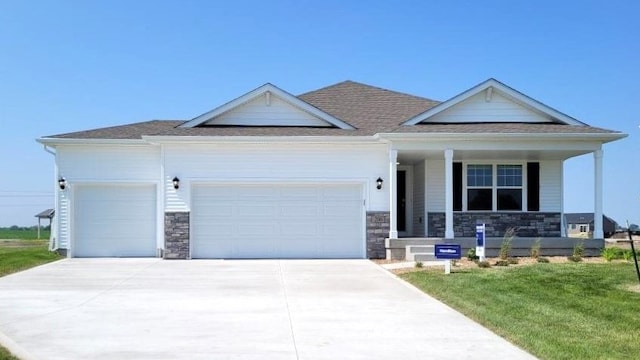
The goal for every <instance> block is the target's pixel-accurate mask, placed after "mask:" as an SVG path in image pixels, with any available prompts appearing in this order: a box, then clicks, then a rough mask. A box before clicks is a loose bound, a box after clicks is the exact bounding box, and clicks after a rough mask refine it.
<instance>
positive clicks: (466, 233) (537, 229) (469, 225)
mask: <svg viewBox="0 0 640 360" xmlns="http://www.w3.org/2000/svg"><path fill="white" fill-rule="evenodd" d="M427 221H428V225H429V234H428V236H429V237H444V230H445V229H444V228H445V214H444V213H441V212H430V213H429V214H428V216H427ZM478 222H484V223H485V226H486V236H487V237H502V236H504V234H505V232H506V231H507V229H508V228H512V227H515V228H516V236H520V237H554V236H560V228H561V216H560V213H555V212H454V213H453V233H454V236H456V237H475V236H476V223H478Z"/></svg>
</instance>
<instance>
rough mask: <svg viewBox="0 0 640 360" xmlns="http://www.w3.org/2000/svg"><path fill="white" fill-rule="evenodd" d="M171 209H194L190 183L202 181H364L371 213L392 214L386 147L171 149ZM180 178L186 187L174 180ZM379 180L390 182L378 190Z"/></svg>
mask: <svg viewBox="0 0 640 360" xmlns="http://www.w3.org/2000/svg"><path fill="white" fill-rule="evenodd" d="M164 159H165V166H164V173H165V177H164V184H163V186H164V189H165V190H166V199H165V210H166V211H190V209H191V204H190V201H191V199H192V198H193V196H191V194H190V188H191V186H190V184H191V182H193V183H198V182H216V181H218V182H225V183H243V182H244V183H247V182H253V183H255V182H278V181H286V182H297V183H323V182H326V183H331V182H358V183H363V184H365V197H364V199H365V200H366V209H367V210H368V211H389V193H388V186H387V185H386V184H388V183H389V182H388V181H389V176H388V173H389V171H388V169H389V155H388V147H387V145H386V144H215V145H213V144H212V145H167V146H166V147H165V150H164ZM174 176H178V177H179V178H180V189H179V190H177V191H176V190H175V189H173V185H172V184H171V179H172V178H173V177H174ZM378 177H382V178H383V179H384V180H385V185H383V188H382V190H377V189H376V184H375V181H376V179H377V178H378Z"/></svg>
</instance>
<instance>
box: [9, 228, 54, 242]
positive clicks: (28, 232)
mask: <svg viewBox="0 0 640 360" xmlns="http://www.w3.org/2000/svg"><path fill="white" fill-rule="evenodd" d="M49 233H50V232H49V230H44V229H40V239H43V240H44V239H48V238H49ZM37 238H38V230H37V229H17V230H13V229H9V228H0V239H22V240H34V239H37Z"/></svg>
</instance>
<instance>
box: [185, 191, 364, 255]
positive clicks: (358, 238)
mask: <svg viewBox="0 0 640 360" xmlns="http://www.w3.org/2000/svg"><path fill="white" fill-rule="evenodd" d="M192 194H193V198H192V219H193V220H192V222H193V225H192V234H191V235H192V244H193V245H192V257H193V258H216V257H224V258H269V257H289V258H332V257H342V258H349V257H351V258H362V257H364V231H363V223H364V209H363V202H362V187H361V186H360V185H356V184H354V185H344V184H335V185H333V184H260V185H258V184H256V185H250V184H242V185H196V186H195V187H194V189H193V191H192ZM229 194H232V196H230V195H229ZM230 197H232V198H233V200H229V198H230ZM220 203H224V208H225V209H226V211H223V210H222V208H223V206H221V205H219V204H220ZM211 209H215V210H213V211H212V210H211ZM327 237H334V238H336V239H327Z"/></svg>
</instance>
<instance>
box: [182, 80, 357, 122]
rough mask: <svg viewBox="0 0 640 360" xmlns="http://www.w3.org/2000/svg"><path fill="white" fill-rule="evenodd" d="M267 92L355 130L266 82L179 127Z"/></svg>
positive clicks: (327, 120)
mask: <svg viewBox="0 0 640 360" xmlns="http://www.w3.org/2000/svg"><path fill="white" fill-rule="evenodd" d="M266 93H271V94H272V95H274V96H277V97H279V98H281V99H282V100H284V101H285V102H287V103H289V104H291V105H293V106H295V107H297V108H300V110H302V111H305V112H307V113H309V114H311V115H313V116H315V117H317V118H320V119H321V120H324V121H326V122H327V123H329V124H330V125H333V126H336V127H338V128H340V129H348V130H354V129H355V128H354V127H353V126H351V125H349V124H347V123H346V122H344V121H342V120H340V119H338V118H336V117H334V116H332V115H329V114H328V113H326V112H324V111H322V110H320V109H318V108H316V107H314V106H312V105H311V104H309V103H307V102H305V101H302V100H300V99H299V98H297V97H295V96H293V95H292V94H289V93H288V92H286V91H284V90H282V89H280V88H278V87H277V86H275V85H272V84H269V83H266V84H264V85H262V86H260V87H259V88H257V89H254V90H252V91H250V92H248V93H246V94H244V95H242V96H240V97H238V98H236V99H234V100H231V101H230V102H228V103H226V104H224V105H222V106H219V107H217V108H215V109H213V110H211V111H208V112H206V113H204V114H202V115H200V116H198V117H195V118H194V119H192V120H190V121H187V122H185V123H184V124H181V125H180V126H179V127H181V128H193V127H196V126H198V125H201V124H204V123H205V122H207V121H210V120H211V119H213V118H215V117H217V116H220V115H222V114H224V113H226V112H228V111H230V110H232V109H234V108H236V107H238V106H240V105H242V104H244V103H246V102H248V101H251V100H253V99H255V98H256V97H258V96H262V95H263V94H266Z"/></svg>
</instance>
